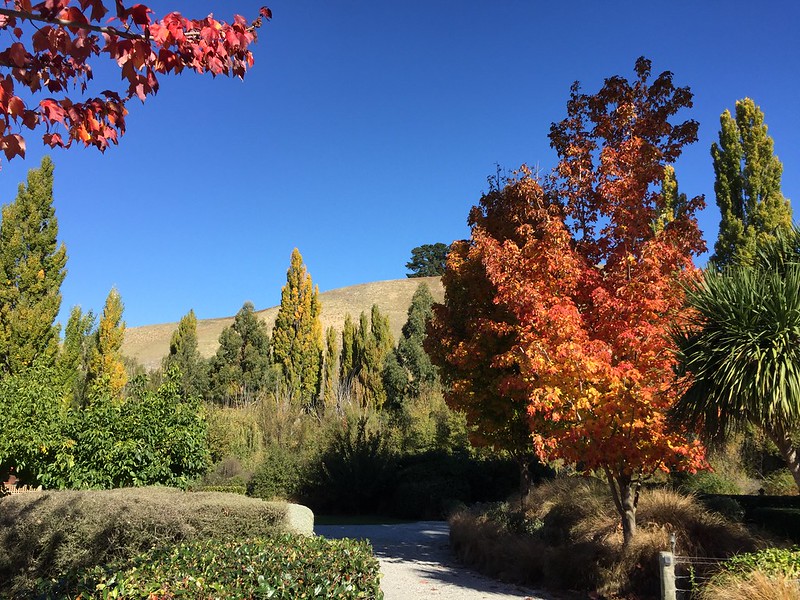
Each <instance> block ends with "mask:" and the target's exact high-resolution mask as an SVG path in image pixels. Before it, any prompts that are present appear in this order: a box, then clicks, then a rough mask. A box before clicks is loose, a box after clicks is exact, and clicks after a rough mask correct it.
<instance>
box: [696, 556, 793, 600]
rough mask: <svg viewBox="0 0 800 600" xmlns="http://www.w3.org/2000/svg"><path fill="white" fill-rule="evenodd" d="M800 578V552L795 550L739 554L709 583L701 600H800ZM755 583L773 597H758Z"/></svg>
mask: <svg viewBox="0 0 800 600" xmlns="http://www.w3.org/2000/svg"><path fill="white" fill-rule="evenodd" d="M754 575H755V576H757V577H754ZM798 578H800V549H798V548H796V547H795V548H792V549H781V548H768V549H766V550H761V551H759V552H751V553H745V554H737V555H736V556H734V557H733V558H731V559H730V560H728V561H726V562H725V563H724V564H723V565H722V567H721V569H720V570H719V572H718V573H716V574H715V575H714V576H713V577H712V578H711V579H710V580H709V581H708V583H707V585H706V586H705V588H704V589H703V590H702V593H701V598H708V599H717V598H726V599H734V598H748V600H749V599H753V598H756V597H764V598H767V597H769V598H771V599H775V600H778V599H779V598H781V599H782V598H793V599H795V598H798V597H800V590H798V588H797V583H796V582H797V579H798ZM754 583H758V587H760V588H762V589H763V590H768V591H769V593H770V595H769V596H766V595H761V596H758V592H757V591H756V590H754V589H753V588H754V587H755V586H754ZM787 583H788V584H790V585H787ZM764 593H765V592H763V591H762V592H761V594H764Z"/></svg>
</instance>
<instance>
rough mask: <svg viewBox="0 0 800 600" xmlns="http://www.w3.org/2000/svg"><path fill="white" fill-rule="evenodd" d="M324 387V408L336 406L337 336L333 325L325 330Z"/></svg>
mask: <svg viewBox="0 0 800 600" xmlns="http://www.w3.org/2000/svg"><path fill="white" fill-rule="evenodd" d="M324 385H325V387H324V388H323V394H322V401H323V402H324V404H325V410H326V411H328V410H330V409H332V408H333V407H335V406H336V398H337V395H338V394H337V393H338V388H339V338H338V336H337V335H336V330H335V329H334V328H333V327H328V329H327V330H326V331H325V382H324Z"/></svg>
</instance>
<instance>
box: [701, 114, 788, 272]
mask: <svg viewBox="0 0 800 600" xmlns="http://www.w3.org/2000/svg"><path fill="white" fill-rule="evenodd" d="M735 112H736V116H735V117H733V116H732V115H731V113H730V112H729V111H728V110H726V111H725V112H723V113H722V116H721V117H720V132H719V144H717V143H714V144H712V146H711V156H712V157H713V159H714V174H715V175H716V182H715V183H714V192H715V193H716V196H717V206H719V211H720V214H721V221H720V226H719V237H718V238H717V242H716V244H714V256H713V257H712V260H713V262H714V263H715V264H716V265H717V267H719V268H722V267H725V266H728V265H732V264H742V265H745V266H747V265H750V264H751V263H752V260H753V257H754V255H755V252H756V250H757V248H759V247H760V246H762V245H763V244H764V243H765V242H767V241H769V240H772V239H774V236H775V234H777V233H779V232H783V233H788V232H789V230H790V229H791V226H792V209H791V206H790V204H789V201H788V200H787V199H786V198H784V197H783V193H782V192H781V176H782V174H783V165H782V164H781V162H780V161H779V160H778V157H777V156H775V154H774V152H773V145H774V144H773V140H772V138H771V137H770V136H769V135H767V126H766V124H765V123H764V113H763V112H761V109H760V108H759V107H758V106H756V104H755V102H753V100H751V99H750V98H745V99H743V100H739V101H737V102H736V111H735Z"/></svg>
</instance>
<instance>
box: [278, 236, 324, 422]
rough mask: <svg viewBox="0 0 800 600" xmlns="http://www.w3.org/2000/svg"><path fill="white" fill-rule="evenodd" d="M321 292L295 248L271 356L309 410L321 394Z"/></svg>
mask: <svg viewBox="0 0 800 600" xmlns="http://www.w3.org/2000/svg"><path fill="white" fill-rule="evenodd" d="M321 312H322V305H321V304H320V302H319V290H318V289H317V288H315V287H314V286H313V285H312V283H311V275H309V274H308V272H307V271H306V268H305V266H304V265H303V257H302V256H301V255H300V252H299V251H298V250H297V248H295V249H294V250H293V251H292V258H291V263H290V265H289V270H288V272H287V273H286V285H284V286H283V289H282V290H281V305H280V308H279V309H278V315H277V317H276V318H275V327H274V329H273V330H272V356H273V360H274V361H275V364H278V365H281V368H282V369H283V375H284V378H285V381H286V383H287V385H288V386H289V389H290V390H291V393H292V397H293V398H295V399H297V400H299V401H300V403H301V405H302V406H303V407H304V408H306V409H310V408H311V407H312V406H313V405H314V403H315V401H316V399H317V398H318V397H319V393H320V383H321V378H322V352H323V348H322V323H321V321H320V313H321Z"/></svg>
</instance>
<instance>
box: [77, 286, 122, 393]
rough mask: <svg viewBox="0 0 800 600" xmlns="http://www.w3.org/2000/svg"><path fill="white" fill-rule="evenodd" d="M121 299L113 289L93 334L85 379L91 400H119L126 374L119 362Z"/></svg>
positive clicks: (120, 348)
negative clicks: (92, 344)
mask: <svg viewBox="0 0 800 600" xmlns="http://www.w3.org/2000/svg"><path fill="white" fill-rule="evenodd" d="M123 309H124V307H123V305H122V298H120V295H119V292H118V291H117V290H116V288H112V289H111V291H110V292H109V293H108V297H107V298H106V303H105V306H104V307H103V315H102V317H100V323H99V324H98V326H97V331H96V332H95V334H94V346H93V348H92V350H91V355H90V358H89V365H88V374H87V379H88V382H89V394H90V396H91V397H92V398H101V397H102V398H107V399H111V400H120V399H122V392H123V390H124V388H125V384H126V383H128V374H127V372H126V371H125V363H124V362H123V360H122V342H123V340H124V339H125V322H124V321H123V320H122V311H123Z"/></svg>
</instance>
